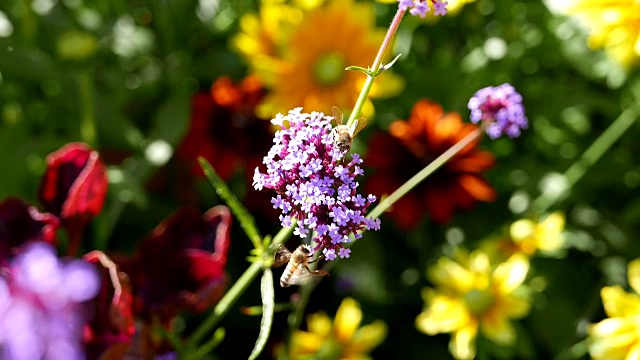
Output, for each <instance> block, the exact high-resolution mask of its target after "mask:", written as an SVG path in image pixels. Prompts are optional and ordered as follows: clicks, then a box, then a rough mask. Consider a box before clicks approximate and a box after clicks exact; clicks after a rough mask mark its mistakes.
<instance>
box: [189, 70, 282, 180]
mask: <svg viewBox="0 0 640 360" xmlns="http://www.w3.org/2000/svg"><path fill="white" fill-rule="evenodd" d="M263 96H264V90H263V88H262V84H261V83H260V82H259V81H258V80H257V78H255V77H252V76H249V77H246V78H245V79H244V80H242V82H241V83H240V84H239V85H235V84H234V83H233V81H232V80H231V79H230V78H229V77H221V78H219V79H218V80H217V81H216V82H215V83H214V84H213V85H212V86H211V90H210V92H199V93H197V94H196V95H195V96H194V97H193V100H192V108H191V111H192V114H191V128H190V130H189V132H188V133H187V135H186V136H185V138H184V140H183V142H182V145H181V146H180V148H179V150H178V156H179V158H181V159H182V160H183V161H187V162H189V163H190V164H191V169H192V171H193V173H194V174H195V175H198V176H201V175H202V169H201V168H200V164H199V163H198V161H197V158H198V156H203V157H204V158H206V159H207V160H208V161H209V163H211V165H212V166H213V168H214V169H215V170H216V172H217V173H218V174H219V175H220V177H222V178H223V179H224V180H229V179H230V178H231V177H232V176H233V175H234V173H235V172H236V171H238V170H243V169H246V168H248V169H254V168H255V167H256V166H258V165H259V164H260V163H261V161H262V157H263V156H264V154H266V152H267V151H268V150H269V148H270V146H271V137H272V133H271V130H270V123H269V121H266V120H265V119H260V118H258V117H256V115H255V113H254V109H255V107H256V105H257V104H258V102H259V101H260V100H261V99H262V97H263ZM248 173H249V178H251V176H253V171H249V172H248Z"/></svg>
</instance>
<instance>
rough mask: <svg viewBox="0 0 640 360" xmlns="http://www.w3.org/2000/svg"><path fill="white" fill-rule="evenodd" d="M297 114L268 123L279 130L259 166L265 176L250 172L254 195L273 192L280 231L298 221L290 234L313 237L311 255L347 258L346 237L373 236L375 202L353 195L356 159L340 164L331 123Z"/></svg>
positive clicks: (318, 115)
mask: <svg viewBox="0 0 640 360" xmlns="http://www.w3.org/2000/svg"><path fill="white" fill-rule="evenodd" d="M301 110H302V108H296V109H294V110H291V111H289V114H288V115H286V116H283V115H282V114H278V116H276V118H275V119H273V120H271V122H272V123H273V124H274V125H277V126H280V128H281V130H278V131H277V132H276V134H275V137H274V139H273V146H272V147H271V150H270V151H269V153H268V155H267V156H266V157H265V158H264V160H263V162H264V164H265V165H266V167H267V172H266V174H263V173H261V172H260V171H259V170H258V168H256V169H255V172H254V176H253V186H254V188H255V189H256V190H262V189H263V188H265V187H266V188H270V189H273V190H274V191H275V192H276V196H275V197H273V198H272V200H271V202H272V204H273V207H274V208H275V209H280V210H281V215H280V222H281V224H282V226H291V225H292V223H293V220H294V219H297V220H298V224H297V226H296V229H295V230H294V234H296V235H299V236H300V237H301V238H305V237H307V236H308V235H309V234H310V232H315V233H316V236H315V237H314V238H313V240H314V241H315V242H316V244H317V245H316V246H315V248H314V250H316V251H317V250H318V249H321V248H322V249H323V254H324V255H325V258H326V259H327V260H333V259H335V258H336V256H340V257H341V258H345V257H349V252H350V250H349V249H346V248H345V247H344V244H345V243H348V242H350V241H351V239H350V238H349V235H350V234H351V233H353V235H354V237H355V238H356V239H357V238H360V237H362V234H360V232H361V231H363V230H371V229H373V230H378V229H379V228H380V220H379V219H375V220H374V219H372V218H367V217H365V216H364V215H365V214H366V212H367V208H368V207H369V205H371V204H372V203H373V202H374V201H376V197H375V196H373V195H368V196H367V197H366V198H365V197H363V196H362V195H360V194H358V193H357V192H356V189H357V188H358V185H359V184H358V182H357V181H355V178H356V176H358V175H363V174H364V171H363V170H362V168H361V166H360V164H361V163H362V160H361V159H360V156H359V155H358V154H352V155H351V161H349V162H347V161H346V160H345V159H344V156H345V154H344V153H342V152H341V151H340V150H338V148H337V147H336V146H335V145H334V140H333V134H332V126H331V119H332V118H331V117H329V116H325V115H324V114H322V113H319V112H313V113H311V114H306V113H301V112H300V111H301Z"/></svg>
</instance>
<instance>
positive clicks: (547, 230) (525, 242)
mask: <svg viewBox="0 0 640 360" xmlns="http://www.w3.org/2000/svg"><path fill="white" fill-rule="evenodd" d="M564 223H565V221H564V215H563V214H562V213H560V212H554V213H552V214H550V215H548V216H547V217H546V218H545V219H543V220H542V221H540V222H535V221H533V220H530V219H520V220H518V221H516V222H514V223H513V224H511V226H510V227H509V235H510V236H511V239H512V240H513V242H514V243H515V245H516V246H517V247H518V248H519V249H520V251H522V252H523V253H525V254H527V255H533V254H534V253H536V251H538V250H539V251H543V252H553V251H557V250H560V249H561V248H562V247H563V246H564V242H565V239H564V235H563V234H562V231H563V230H564Z"/></svg>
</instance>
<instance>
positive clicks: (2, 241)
mask: <svg viewBox="0 0 640 360" xmlns="http://www.w3.org/2000/svg"><path fill="white" fill-rule="evenodd" d="M59 227H60V220H59V219H58V218H57V217H56V216H55V215H53V214H50V213H41V212H40V211H38V209H37V208H36V207H35V206H31V205H28V204H27V203H25V202H24V201H22V200H20V199H18V198H14V197H10V198H7V199H6V200H4V201H3V202H0V264H1V263H2V262H4V261H6V260H7V259H8V258H9V257H10V256H11V255H13V253H14V252H15V249H16V248H18V247H21V246H23V245H24V244H27V243H31V242H37V241H43V242H46V243H49V244H55V242H56V232H57V231H58V228H59Z"/></svg>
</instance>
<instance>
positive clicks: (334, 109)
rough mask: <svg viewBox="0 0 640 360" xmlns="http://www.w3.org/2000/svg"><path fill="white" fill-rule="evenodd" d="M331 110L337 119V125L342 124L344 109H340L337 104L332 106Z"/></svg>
mask: <svg viewBox="0 0 640 360" xmlns="http://www.w3.org/2000/svg"><path fill="white" fill-rule="evenodd" d="M331 112H332V113H333V118H334V119H335V120H336V125H342V117H343V116H342V111H340V109H338V107H337V106H332V107H331Z"/></svg>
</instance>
